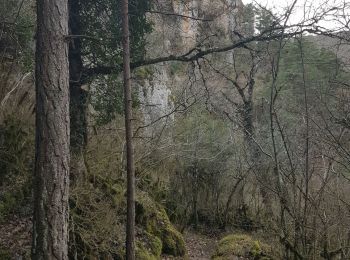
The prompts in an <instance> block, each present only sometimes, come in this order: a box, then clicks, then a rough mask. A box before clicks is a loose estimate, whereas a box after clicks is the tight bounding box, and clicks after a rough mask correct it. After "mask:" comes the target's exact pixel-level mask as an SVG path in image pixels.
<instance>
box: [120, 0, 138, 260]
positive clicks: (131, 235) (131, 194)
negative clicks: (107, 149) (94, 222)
mask: <svg viewBox="0 0 350 260" xmlns="http://www.w3.org/2000/svg"><path fill="white" fill-rule="evenodd" d="M128 9H129V8H128V0H123V1H122V19H123V25H122V26H123V62H124V71H123V76H124V102H125V135H126V157H127V158H126V161H127V167H126V170H127V179H128V181H127V183H128V184H127V185H128V187H127V223H126V259H127V260H134V259H135V169H134V168H135V167H134V151H133V143H132V97H131V80H130V39H129V33H130V32H129V14H128V12H129V10H128Z"/></svg>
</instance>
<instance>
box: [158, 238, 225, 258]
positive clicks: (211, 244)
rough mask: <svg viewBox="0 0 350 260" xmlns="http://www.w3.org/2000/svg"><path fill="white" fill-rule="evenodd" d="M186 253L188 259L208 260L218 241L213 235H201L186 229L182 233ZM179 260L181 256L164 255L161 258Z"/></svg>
mask: <svg viewBox="0 0 350 260" xmlns="http://www.w3.org/2000/svg"><path fill="white" fill-rule="evenodd" d="M184 238H185V242H186V248H187V254H188V258H187V259H190V260H210V259H211V256H212V255H213V254H214V252H215V249H216V245H217V243H218V241H219V239H218V238H217V236H215V235H212V236H210V235H202V234H199V233H195V232H193V231H186V232H185V234H184ZM170 259H171V260H174V259H176V260H180V259H182V258H173V257H168V256H164V257H163V258H162V260H170Z"/></svg>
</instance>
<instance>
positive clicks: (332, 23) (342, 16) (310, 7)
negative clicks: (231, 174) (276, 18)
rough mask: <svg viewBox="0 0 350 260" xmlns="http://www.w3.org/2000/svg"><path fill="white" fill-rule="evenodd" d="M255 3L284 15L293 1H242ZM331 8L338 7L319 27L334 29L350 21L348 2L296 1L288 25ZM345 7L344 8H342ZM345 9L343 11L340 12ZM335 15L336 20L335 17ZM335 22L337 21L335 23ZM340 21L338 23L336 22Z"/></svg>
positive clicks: (349, 5)
mask: <svg viewBox="0 0 350 260" xmlns="http://www.w3.org/2000/svg"><path fill="white" fill-rule="evenodd" d="M252 2H253V3H257V4H260V5H262V6H264V7H267V8H269V9H273V10H275V13H276V12H277V13H284V10H286V7H288V6H290V5H291V4H292V3H293V2H294V1H293V0H243V3H244V4H247V3H252ZM332 7H338V8H339V9H338V10H337V11H332V12H329V14H330V15H328V16H326V17H324V18H323V19H322V22H320V23H319V25H321V26H323V27H326V28H328V29H336V28H340V27H343V25H344V24H345V23H346V22H348V21H349V20H350V0H298V1H297V4H296V6H295V9H294V12H293V13H292V15H291V17H290V23H298V22H300V21H302V20H304V19H303V18H304V17H307V18H311V17H313V16H315V14H316V15H320V14H321V13H324V12H325V10H330V9H331V8H332ZM343 7H345V8H343ZM340 9H345V11H344V12H343V11H340ZM334 15H336V18H335V16H334ZM336 20H337V21H336ZM339 20H340V21H341V23H339V22H338V21H339Z"/></svg>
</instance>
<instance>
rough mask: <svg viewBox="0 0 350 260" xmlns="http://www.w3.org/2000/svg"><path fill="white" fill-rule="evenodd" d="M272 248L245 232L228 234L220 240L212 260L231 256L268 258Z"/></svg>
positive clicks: (224, 259)
mask: <svg viewBox="0 0 350 260" xmlns="http://www.w3.org/2000/svg"><path fill="white" fill-rule="evenodd" d="M271 255H272V248H271V247H270V246H269V245H267V244H265V243H263V242H260V241H259V240H254V239H253V238H252V237H251V236H249V235H245V234H234V235H228V236H226V237H224V238H223V239H221V240H220V242H219V244H218V247H217V250H216V253H215V254H214V256H213V257H212V259H213V260H229V259H232V257H233V256H237V257H246V258H249V259H259V260H270V259H273V258H272V256H271Z"/></svg>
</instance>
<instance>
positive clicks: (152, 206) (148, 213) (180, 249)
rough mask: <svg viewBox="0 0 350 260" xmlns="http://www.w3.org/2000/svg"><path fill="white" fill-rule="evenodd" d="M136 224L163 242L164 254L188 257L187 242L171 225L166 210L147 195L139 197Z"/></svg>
mask: <svg viewBox="0 0 350 260" xmlns="http://www.w3.org/2000/svg"><path fill="white" fill-rule="evenodd" d="M136 222H137V224H138V225H139V226H142V227H144V228H145V230H146V231H147V232H148V233H150V234H152V235H154V236H156V237H158V238H159V239H160V240H161V242H162V253H163V254H168V255H172V256H185V255H186V247H185V241H184V239H183V237H182V235H181V233H180V232H179V231H177V230H176V229H175V227H174V226H173V225H172V224H171V222H170V220H169V217H168V215H167V214H166V212H165V210H164V208H163V207H162V206H161V205H159V204H157V203H156V202H154V201H153V200H152V199H150V198H149V197H148V196H147V194H146V193H141V194H139V196H138V197H137V203H136Z"/></svg>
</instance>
